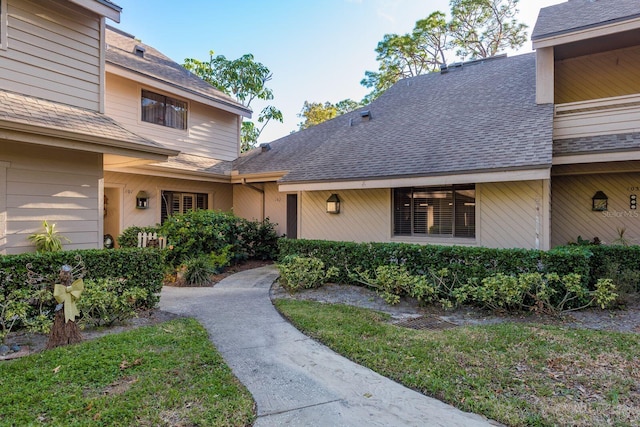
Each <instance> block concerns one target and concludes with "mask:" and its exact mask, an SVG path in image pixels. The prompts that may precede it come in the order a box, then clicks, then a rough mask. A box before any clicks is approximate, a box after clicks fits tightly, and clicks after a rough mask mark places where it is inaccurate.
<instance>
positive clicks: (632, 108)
mask: <svg viewBox="0 0 640 427" xmlns="http://www.w3.org/2000/svg"><path fill="white" fill-rule="evenodd" d="M631 132H640V94H637V95H625V96H616V97H613V98H602V99H594V100H589V101H580V102H569V103H566V104H556V106H555V116H554V119H553V138H554V139H566V138H580V137H586V136H595V135H612V134H621V133H631Z"/></svg>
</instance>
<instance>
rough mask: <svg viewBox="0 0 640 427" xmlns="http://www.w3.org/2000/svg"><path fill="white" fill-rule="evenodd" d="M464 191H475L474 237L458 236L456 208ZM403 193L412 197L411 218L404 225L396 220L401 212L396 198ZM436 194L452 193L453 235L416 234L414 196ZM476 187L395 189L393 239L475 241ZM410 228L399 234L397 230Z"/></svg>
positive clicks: (393, 192)
mask: <svg viewBox="0 0 640 427" xmlns="http://www.w3.org/2000/svg"><path fill="white" fill-rule="evenodd" d="M464 190H473V203H474V212H473V233H472V235H463V236H460V235H456V214H457V212H456V209H457V208H456V206H457V203H456V202H457V200H456V199H457V197H459V196H458V194H459V192H460V191H464ZM401 191H410V193H411V196H410V199H411V204H410V206H409V215H410V217H409V218H407V219H405V220H404V221H402V220H400V221H402V222H403V223H400V221H398V220H397V219H396V215H398V213H399V211H398V208H397V206H396V202H397V200H396V197H397V193H399V192H401ZM425 191H426V192H436V191H451V204H452V211H451V233H450V234H449V233H447V234H435V233H434V234H430V233H428V232H426V233H420V232H415V221H414V220H415V206H414V204H413V203H414V202H413V201H414V200H415V199H414V197H413V194H414V193H416V192H425ZM476 191H477V190H476V185H475V184H464V185H449V186H415V187H401V188H393V189H392V191H391V195H392V196H391V207H392V225H393V227H392V237H396V238H397V237H412V238H415V237H421V238H434V239H441V238H443V239H475V238H476V235H477V233H476V227H477V215H476V210H475V208H476V203H477V202H476V200H477V199H476ZM407 225H408V228H410V231H409V232H406V231H405V232H398V231H397V228H398V226H402V228H407Z"/></svg>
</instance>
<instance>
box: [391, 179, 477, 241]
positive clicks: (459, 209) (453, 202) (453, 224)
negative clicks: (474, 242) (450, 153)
mask: <svg viewBox="0 0 640 427" xmlns="http://www.w3.org/2000/svg"><path fill="white" fill-rule="evenodd" d="M393 223H394V227H393V234H394V235H396V236H434V237H470V238H472V237H475V236H476V190H475V186H473V185H465V186H453V187H409V188H396V189H394V190H393Z"/></svg>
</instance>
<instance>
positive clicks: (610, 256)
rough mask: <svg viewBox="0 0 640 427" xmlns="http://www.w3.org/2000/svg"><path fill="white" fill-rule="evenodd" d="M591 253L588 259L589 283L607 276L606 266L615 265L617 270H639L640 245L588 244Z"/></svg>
mask: <svg viewBox="0 0 640 427" xmlns="http://www.w3.org/2000/svg"><path fill="white" fill-rule="evenodd" d="M589 250H590V251H591V253H592V254H593V255H592V256H591V259H590V267H591V283H595V281H596V280H597V279H599V278H602V277H606V276H607V273H608V272H607V271H606V270H607V268H608V267H609V266H610V265H611V264H615V265H617V267H618V269H619V270H631V271H638V270H640V246H637V245H636V246H615V245H613V246H605V245H594V246H589Z"/></svg>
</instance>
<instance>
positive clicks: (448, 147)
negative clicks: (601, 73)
mask: <svg viewBox="0 0 640 427" xmlns="http://www.w3.org/2000/svg"><path fill="white" fill-rule="evenodd" d="M535 92H536V91H535V54H528V55H521V56H515V57H512V58H503V59H493V60H487V61H481V62H480V63H478V64H476V65H469V66H462V67H461V68H459V69H457V70H455V71H450V72H449V73H446V74H440V73H432V74H427V75H422V76H418V77H414V78H411V79H405V80H401V81H400V82H398V83H396V84H395V85H394V86H393V87H391V88H390V89H389V90H387V91H386V92H385V93H384V94H383V95H381V96H380V97H379V98H378V99H377V100H375V101H374V102H373V103H372V104H371V105H370V106H368V107H366V109H367V110H369V111H370V114H371V120H370V121H368V122H363V121H362V120H361V117H360V112H361V111H362V110H358V111H355V112H352V113H348V114H345V115H343V116H340V117H338V118H335V119H333V120H330V121H328V122H324V123H322V124H320V125H317V126H314V127H311V128H309V129H307V130H304V131H301V132H297V133H295V134H292V135H289V136H286V137H284V138H281V139H279V140H277V141H274V142H272V143H271V144H270V145H271V148H272V149H271V150H269V151H266V152H261V150H259V149H258V150H253V151H251V152H250V153H247V154H245V155H244V156H242V157H241V158H240V159H238V160H236V162H235V163H234V167H235V169H237V170H238V172H239V173H240V174H250V173H260V172H269V171H280V170H288V171H290V172H289V173H288V174H287V175H286V176H285V177H284V178H283V179H282V181H283V182H304V181H325V180H326V181H329V180H354V179H358V180H359V179H363V180H364V179H376V178H388V177H413V176H430V175H441V174H458V173H472V172H475V171H477V172H479V171H491V170H507V169H518V168H548V167H550V166H551V146H552V124H553V106H552V105H551V104H545V105H537V104H536V102H535Z"/></svg>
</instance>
